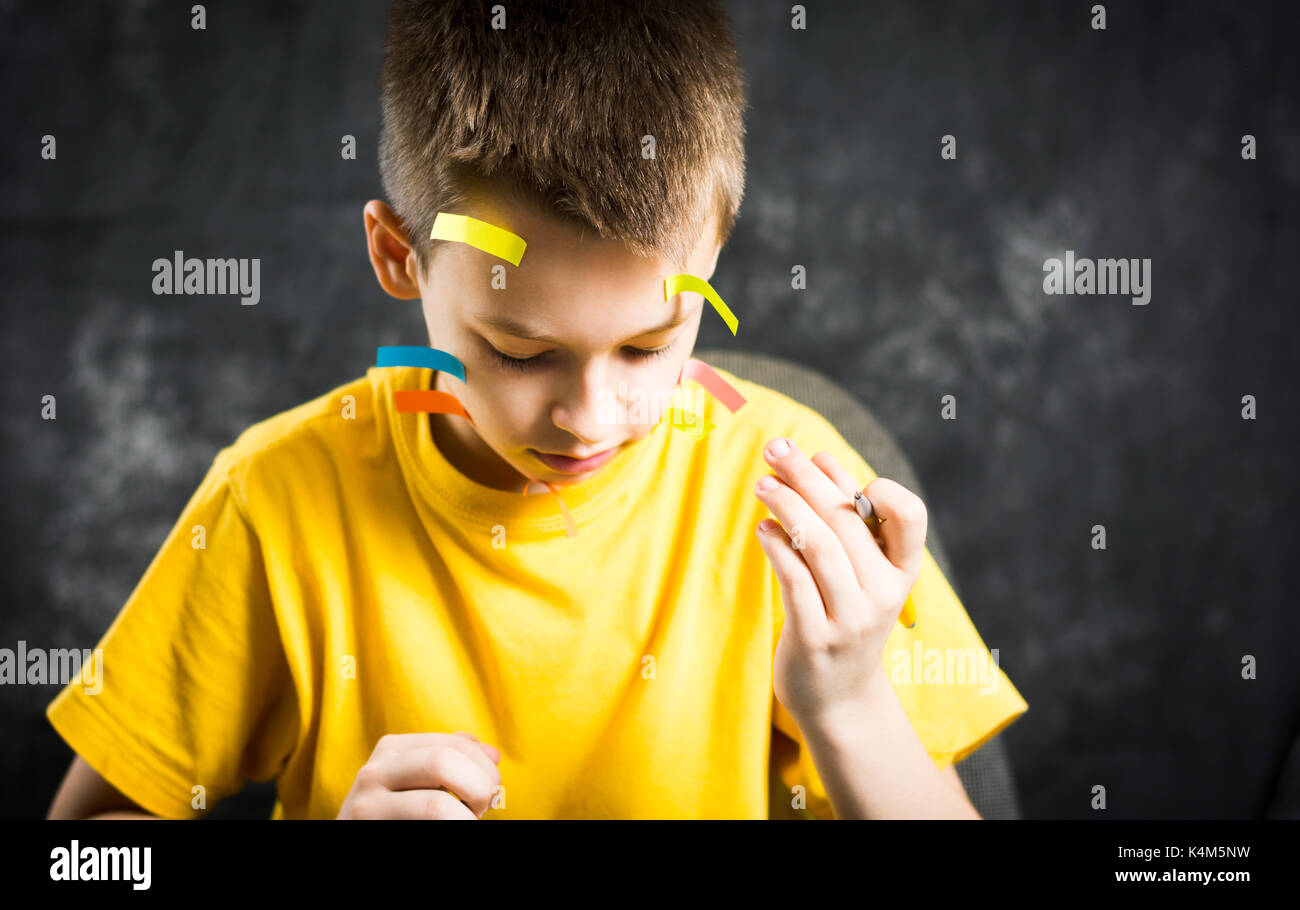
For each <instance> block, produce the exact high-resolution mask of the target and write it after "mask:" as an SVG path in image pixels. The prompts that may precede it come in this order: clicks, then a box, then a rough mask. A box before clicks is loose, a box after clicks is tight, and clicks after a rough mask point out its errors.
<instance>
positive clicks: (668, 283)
mask: <svg viewBox="0 0 1300 910" xmlns="http://www.w3.org/2000/svg"><path fill="white" fill-rule="evenodd" d="M682 291H694V292H695V293H696V294H703V295H704V296H705V297H706V298H707V299H708V301H709V303H711V304H713V308H714V309H715V310H717V311H718V315H719V316H721V317H722V321H723V322H725V323H726V324H727V328H729V329H731V334H733V335H734V334H736V327H737V326H738V325H740V320H739V319H737V318H736V316H735V314H734V313H732V312H731V310H729V309H728V308H727V305H726V304H725V303H723V302H722V298H721V297H719V296H718V292H717V291H715V290H714V289H713V285H711V284H709V283H708V282H707V281H705V280H704V279H703V278H701V277H699V276H698V275H673V276H672V277H671V278H665V279H664V300H672V299H673V297H674V296H676V295H677V294H680V293H681V292H682Z"/></svg>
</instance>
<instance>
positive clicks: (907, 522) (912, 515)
mask: <svg viewBox="0 0 1300 910" xmlns="http://www.w3.org/2000/svg"><path fill="white" fill-rule="evenodd" d="M863 495H864V496H866V497H867V498H868V499H870V500H871V507H872V508H873V509H874V510H875V511H876V514H878V515H879V516H880V519H881V524H880V535H881V536H882V537H884V538H885V553H886V555H887V557H888V559H889V561H890V562H891V563H893V564H894V565H895V566H897V567H898V568H900V569H902V570H903V572H904V573H906V574H907V577H908V578H911V579H915V578H916V577H917V576H918V575H919V574H920V573H921V555H922V552H923V551H924V549H925V532H926V526H927V524H928V522H929V516H928V514H927V512H926V508H925V503H924V502H922V501H921V497H919V496H917V495H916V494H915V493H913V492H912V491H911V490H909V489H908V488H907V487H905V486H903V485H902V484H900V483H898V482H897V481H893V480H890V479H889V478H888V477H877V478H876V479H875V480H873V481H871V483H869V484H867V488H866V489H865V490H863Z"/></svg>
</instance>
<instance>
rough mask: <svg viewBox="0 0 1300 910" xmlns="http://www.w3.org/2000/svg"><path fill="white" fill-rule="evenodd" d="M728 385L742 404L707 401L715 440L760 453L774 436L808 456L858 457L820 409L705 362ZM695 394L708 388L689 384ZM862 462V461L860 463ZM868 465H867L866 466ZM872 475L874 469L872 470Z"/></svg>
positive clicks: (704, 394)
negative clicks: (731, 406) (730, 405)
mask: <svg viewBox="0 0 1300 910" xmlns="http://www.w3.org/2000/svg"><path fill="white" fill-rule="evenodd" d="M709 366H710V369H712V370H713V371H714V372H716V373H717V374H718V375H719V376H720V377H721V378H722V379H724V380H725V381H726V382H727V384H728V385H730V386H731V387H732V388H734V389H735V390H736V391H737V392H739V393H740V394H741V395H743V396H744V398H745V404H744V406H743V407H741V408H740V410H738V411H736V412H735V413H734V414H733V413H731V412H730V411H728V410H727V408H726V407H725V406H724V405H723V404H722V403H721V402H719V401H716V400H710V401H709V402H708V403H707V405H706V409H707V413H708V415H709V419H710V420H711V421H712V422H713V423H714V424H715V425H716V426H717V427H718V428H723V427H724V426H725V432H723V433H721V434H718V435H719V438H718V442H717V444H719V445H721V446H725V447H730V448H737V449H741V448H743V449H744V450H746V451H754V452H759V453H760V459H761V450H762V447H763V446H765V445H766V444H767V442H768V441H769V440H771V439H773V438H775V437H777V436H785V437H787V438H789V439H792V440H794V442H795V444H796V445H797V446H799V448H800V449H802V450H803V451H804V453H805V454H807V455H809V456H811V455H815V454H816V453H817V452H821V451H828V452H830V453H831V454H833V455H835V456H836V458H837V459H839V460H840V461H841V462H844V461H845V460H846V459H847V460H848V461H849V462H853V461H861V456H860V454H859V453H858V452H857V451H856V450H855V449H854V448H853V447H852V446H850V445H849V443H848V442H847V441H846V440H845V439H844V437H843V435H841V433H840V431H839V430H838V429H837V428H836V427H835V426H834V425H833V424H832V423H831V422H830V421H829V420H828V419H827V418H826V417H825V416H824V415H822V414H821V413H820V412H818V411H817V410H816V409H814V408H812V407H809V406H808V405H806V404H803V403H802V402H799V401H796V400H795V399H793V398H791V397H790V396H788V395H786V394H784V393H783V392H779V391H777V390H776V389H773V388H770V387H768V386H765V385H762V384H760V383H757V382H751V381H749V380H745V379H741V378H739V377H738V376H736V375H735V374H733V373H731V372H729V371H727V370H724V369H721V368H720V367H715V366H713V365H712V364H710V365H709ZM698 396H705V397H709V398H710V399H711V396H709V394H708V392H706V391H705V390H704V389H703V388H701V387H699V386H693V390H692V398H691V400H692V401H699V400H700V398H699V397H698ZM862 464H863V465H864V466H865V462H863V463H862ZM867 467H868V469H869V466H867ZM872 476H874V472H873V473H872Z"/></svg>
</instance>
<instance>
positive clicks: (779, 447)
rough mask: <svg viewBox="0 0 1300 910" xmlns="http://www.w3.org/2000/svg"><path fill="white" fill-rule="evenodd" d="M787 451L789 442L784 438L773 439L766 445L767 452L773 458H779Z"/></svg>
mask: <svg viewBox="0 0 1300 910" xmlns="http://www.w3.org/2000/svg"><path fill="white" fill-rule="evenodd" d="M789 451H790V443H788V442H786V441H785V439H784V438H781V439H774V440H773V441H772V444H771V445H769V446H768V447H767V454H768V455H771V456H772V457H773V458H780V457H782V456H783V455H785V454H786V453H787V452H789Z"/></svg>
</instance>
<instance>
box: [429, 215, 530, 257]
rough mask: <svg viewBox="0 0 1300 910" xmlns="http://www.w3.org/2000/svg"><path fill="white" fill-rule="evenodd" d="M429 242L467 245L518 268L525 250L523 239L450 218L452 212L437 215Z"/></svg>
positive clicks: (461, 218)
mask: <svg viewBox="0 0 1300 910" xmlns="http://www.w3.org/2000/svg"><path fill="white" fill-rule="evenodd" d="M429 239H430V240H456V241H459V242H460V243H468V244H469V245H470V246H473V247H478V248H479V249H480V250H482V251H483V252H485V253H491V254H492V255H493V256H499V257H500V258H502V259H504V260H505V261H506V262H508V263H510V264H511V265H518V264H519V260H520V259H523V258H524V247H526V246H528V244H527V243H525V242H524V238H522V237H520V236H519V235H518V234H512V233H510V232H509V231H507V230H506V229H505V228H499V227H497V226H496V225H495V224H488V223H487V222H486V221H479V220H478V219H477V218H471V217H469V216H468V215H453V214H452V213H451V212H439V213H438V217H437V218H435V219H433V230H432V231H430V232H429Z"/></svg>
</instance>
